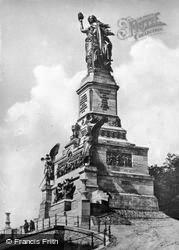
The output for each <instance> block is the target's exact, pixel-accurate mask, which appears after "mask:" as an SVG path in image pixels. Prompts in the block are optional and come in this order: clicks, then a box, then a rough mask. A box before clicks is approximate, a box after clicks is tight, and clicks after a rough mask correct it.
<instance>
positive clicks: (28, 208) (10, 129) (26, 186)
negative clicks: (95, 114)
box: [0, 65, 84, 225]
mask: <svg viewBox="0 0 179 250" xmlns="http://www.w3.org/2000/svg"><path fill="white" fill-rule="evenodd" d="M34 76H35V78H36V86H34V87H33V88H32V90H31V96H30V100H29V101H26V102H21V103H20V102H19V103H15V104H14V105H13V106H12V107H11V108H10V109H9V110H8V112H7V115H6V117H5V120H4V124H3V125H2V126H1V127H0V132H1V133H0V139H1V141H2V142H3V143H2V145H3V146H1V149H0V152H1V163H2V168H1V175H0V176H1V180H0V181H1V185H0V187H1V189H0V194H1V198H2V201H1V204H2V206H1V211H0V212H1V215H2V216H1V221H2V223H1V225H3V224H4V221H3V220H4V218H3V213H4V212H5V211H11V213H12V216H11V217H12V222H14V223H13V225H19V224H20V223H23V220H24V219H25V218H27V219H30V218H33V217H36V216H38V210H39V205H40V200H41V192H40V188H39V187H38V185H39V183H40V182H41V180H42V176H43V173H42V172H43V164H42V163H41V162H40V158H41V157H42V156H44V154H46V153H48V152H49V150H50V149H51V148H52V147H53V146H54V145H55V144H56V143H57V142H60V144H61V148H62V147H63V145H64V143H67V142H68V138H69V136H70V131H71V125H72V124H73V123H74V122H75V120H76V118H77V112H78V110H77V107H78V97H77V94H76V91H75V90H76V89H77V88H78V87H79V83H80V80H81V78H82V76H84V72H79V73H77V74H76V75H75V76H74V77H72V78H68V77H67V76H66V74H65V72H64V70H63V68H62V66H61V65H57V66H52V67H45V66H37V67H36V68H35V69H34Z"/></svg>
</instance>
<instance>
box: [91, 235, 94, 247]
mask: <svg viewBox="0 0 179 250" xmlns="http://www.w3.org/2000/svg"><path fill="white" fill-rule="evenodd" d="M93 248H94V239H93V233H91V249H93Z"/></svg>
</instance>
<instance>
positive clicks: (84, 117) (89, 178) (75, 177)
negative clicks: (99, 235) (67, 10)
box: [39, 13, 158, 218]
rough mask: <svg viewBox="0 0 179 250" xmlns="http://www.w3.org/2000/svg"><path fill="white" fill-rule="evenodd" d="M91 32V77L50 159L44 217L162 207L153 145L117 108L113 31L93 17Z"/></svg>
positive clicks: (86, 31)
mask: <svg viewBox="0 0 179 250" xmlns="http://www.w3.org/2000/svg"><path fill="white" fill-rule="evenodd" d="M83 18H84V17H83V14H82V13H79V14H78V19H79V22H80V29H81V32H82V33H84V34H86V39H85V51H86V63H87V75H86V77H85V78H84V79H82V80H81V84H80V86H79V89H78V90H77V94H78V97H79V117H78V119H77V121H76V123H75V124H74V125H73V126H72V135H71V137H70V140H69V142H68V143H67V144H66V146H65V147H64V149H63V152H62V154H61V156H57V153H58V149H59V144H57V145H55V147H54V148H52V150H51V151H50V153H49V154H47V155H46V157H45V158H42V161H45V171H44V179H45V184H44V185H43V188H42V203H41V205H40V212H39V218H48V217H50V216H54V215H55V214H62V213H64V212H65V213H66V214H68V215H71V216H73V215H76V216H79V217H80V218H85V216H86V217H87V216H90V215H95V214H98V213H99V212H101V211H105V210H106V211H108V209H115V210H116V209H126V210H127V209H128V210H142V211H157V210H158V203H157V199H156V198H155V196H154V195H153V179H152V177H150V176H149V173H148V166H147V165H148V148H146V147H141V146H136V145H135V144H133V143H130V142H129V141H128V140H127V137H126V134H127V132H126V130H125V129H123V128H122V125H121V120H120V118H119V117H118V112H117V106H118V105H117V91H118V89H119V86H118V85H117V83H116V82H115V80H114V78H113V76H112V67H111V62H112V43H111V41H110V39H109V36H112V35H114V34H113V33H112V32H111V30H110V27H109V25H108V24H104V23H102V22H100V21H99V20H98V19H97V18H96V17H95V16H94V15H92V16H89V18H88V21H89V27H88V28H86V29H85V28H84V26H83Z"/></svg>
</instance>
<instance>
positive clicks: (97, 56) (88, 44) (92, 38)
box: [78, 12, 114, 72]
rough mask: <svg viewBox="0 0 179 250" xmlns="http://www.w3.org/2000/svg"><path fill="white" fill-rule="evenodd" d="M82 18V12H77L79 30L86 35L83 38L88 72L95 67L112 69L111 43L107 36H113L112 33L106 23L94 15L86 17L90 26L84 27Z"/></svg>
mask: <svg viewBox="0 0 179 250" xmlns="http://www.w3.org/2000/svg"><path fill="white" fill-rule="evenodd" d="M83 19H84V16H83V14H82V13H81V12H80V13H78V20H79V21H80V24H81V28H80V29H81V32H82V33H86V35H87V38H86V39H85V50H86V63H87V68H88V72H92V71H94V70H95V69H103V70H107V71H109V72H110V71H112V68H111V61H112V59H111V56H112V43H111V41H110V40H109V38H108V36H113V35H114V33H112V32H111V31H110V29H109V28H110V27H109V25H108V24H104V23H102V22H100V21H99V20H97V18H96V17H95V16H94V15H91V16H89V17H88V22H89V24H90V26H89V27H88V28H87V29H85V28H84V26H83Z"/></svg>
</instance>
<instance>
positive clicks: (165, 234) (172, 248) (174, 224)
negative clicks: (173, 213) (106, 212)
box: [108, 218, 179, 250]
mask: <svg viewBox="0 0 179 250" xmlns="http://www.w3.org/2000/svg"><path fill="white" fill-rule="evenodd" d="M131 222H132V225H129V226H127V225H114V226H112V227H111V231H112V234H113V235H114V236H115V237H116V239H114V241H113V244H112V246H110V247H108V249H110V250H160V249H162V250H163V249H164V250H178V249H179V221H178V220H175V219H172V218H167V219H153V220H133V221H131Z"/></svg>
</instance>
